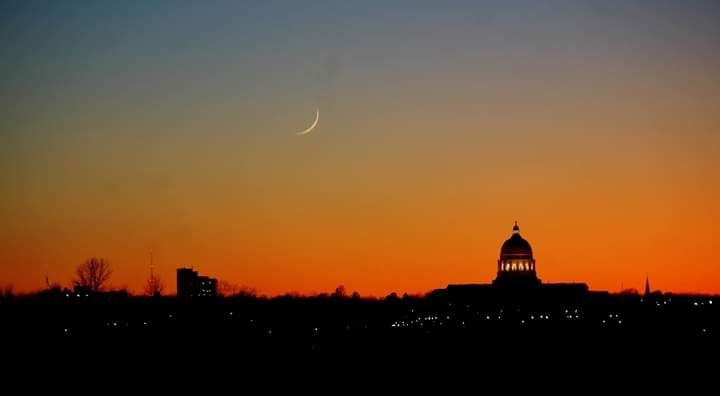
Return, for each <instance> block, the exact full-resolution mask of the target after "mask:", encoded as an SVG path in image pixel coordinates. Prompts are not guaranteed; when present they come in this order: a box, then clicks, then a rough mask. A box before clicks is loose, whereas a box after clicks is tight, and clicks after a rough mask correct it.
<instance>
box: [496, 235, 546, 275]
mask: <svg viewBox="0 0 720 396" xmlns="http://www.w3.org/2000/svg"><path fill="white" fill-rule="evenodd" d="M497 271H498V272H497V278H496V279H495V282H494V283H496V284H498V283H500V284H528V283H530V284H539V283H540V280H539V279H538V278H537V275H536V273H535V259H534V258H533V253H532V248H531V247H530V243H529V242H528V241H526V240H525V239H524V238H523V237H522V236H520V227H518V224H517V221H516V222H515V225H514V226H513V231H512V235H511V236H510V238H509V239H508V240H506V241H505V242H504V243H503V244H502V247H501V248H500V259H499V260H498V267H497Z"/></svg>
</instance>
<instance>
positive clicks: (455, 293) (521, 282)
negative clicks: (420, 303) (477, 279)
mask: <svg viewBox="0 0 720 396" xmlns="http://www.w3.org/2000/svg"><path fill="white" fill-rule="evenodd" d="M536 271H537V267H536V265H535V258H534V257H533V253H532V247H531V246H530V243H529V242H528V241H527V240H525V239H524V238H523V237H521V236H520V227H519V226H518V224H517V222H515V225H514V226H513V230H512V235H511V236H510V238H509V239H507V240H506V241H505V242H504V243H503V244H502V246H501V247H500V258H499V259H498V261H497V276H496V277H495V280H494V281H493V282H492V284H456V285H448V286H447V288H446V289H437V290H434V291H433V292H432V293H431V294H433V295H435V296H448V297H461V298H486V297H499V298H515V297H517V298H525V297H528V296H532V297H541V298H552V299H574V298H579V297H583V296H585V295H587V293H588V286H587V285H586V284H585V283H542V282H541V281H540V279H539V278H538V277H537V272H536Z"/></svg>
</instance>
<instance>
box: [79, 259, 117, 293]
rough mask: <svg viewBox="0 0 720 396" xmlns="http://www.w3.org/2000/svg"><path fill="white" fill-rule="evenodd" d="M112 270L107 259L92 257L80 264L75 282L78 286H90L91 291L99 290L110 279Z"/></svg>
mask: <svg viewBox="0 0 720 396" xmlns="http://www.w3.org/2000/svg"><path fill="white" fill-rule="evenodd" d="M112 272H113V271H112V268H110V263H108V262H107V261H106V260H105V259H102V258H95V257H92V258H90V259H88V260H86V261H85V262H84V263H82V264H80V265H78V267H77V269H76V270H75V275H76V276H77V278H76V279H75V281H74V283H75V285H76V286H80V287H86V288H88V290H90V291H91V292H99V291H100V290H102V288H103V286H105V284H106V283H107V281H108V279H110V275H112Z"/></svg>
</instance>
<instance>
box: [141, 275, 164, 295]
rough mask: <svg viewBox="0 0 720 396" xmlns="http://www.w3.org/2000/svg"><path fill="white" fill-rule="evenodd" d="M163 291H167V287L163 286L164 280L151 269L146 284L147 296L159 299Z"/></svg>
mask: <svg viewBox="0 0 720 396" xmlns="http://www.w3.org/2000/svg"><path fill="white" fill-rule="evenodd" d="M163 290H165V285H164V284H163V282H162V279H160V275H158V274H156V273H155V272H153V271H152V269H151V270H150V277H149V278H148V280H147V283H146V284H145V294H147V295H148V296H152V297H159V296H160V295H161V294H162V292H163Z"/></svg>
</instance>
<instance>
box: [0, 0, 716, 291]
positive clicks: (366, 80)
mask: <svg viewBox="0 0 720 396" xmlns="http://www.w3.org/2000/svg"><path fill="white" fill-rule="evenodd" d="M718 20H720V2H717V1H640V0H629V1H627V0H625V1H615V0H603V1H600V0H598V1H587V0H581V1H549V0H546V1H512V0H511V1H452V0H448V1H419V0H414V1H393V0H391V1H387V0H384V1H375V0H367V1H354V2H341V1H310V0H308V1H302V2H300V1H274V0H258V1H202V2H200V1H197V2H189V1H154V0H149V1H142V2H140V1H137V2H117V1H103V0H96V1H82V0H77V1H72V2H58V1H34V0H27V1H3V2H2V3H0V59H1V60H2V61H1V62H0V194H1V195H0V197H1V198H0V219H1V220H0V285H9V284H12V285H13V286H14V287H15V290H16V291H30V290H37V289H40V288H42V287H44V285H45V279H46V276H47V277H48V278H49V279H50V281H51V282H57V283H60V284H63V285H68V286H69V285H70V284H71V281H72V278H73V273H74V268H75V267H76V266H77V265H78V264H80V263H81V262H83V261H84V260H85V259H87V258H89V257H103V258H105V259H107V260H108V261H109V262H110V264H111V265H112V267H113V269H114V273H113V275H112V278H111V287H115V288H120V287H126V288H128V289H129V290H130V291H134V292H138V293H139V292H141V291H142V287H143V285H144V282H145V280H146V279H147V277H148V274H149V268H150V252H152V255H153V264H154V267H155V271H156V272H157V273H159V274H160V276H161V277H162V278H163V280H164V283H165V284H166V286H167V288H166V291H167V292H170V293H174V291H175V269H176V268H178V267H185V266H187V267H193V268H195V269H197V270H198V271H200V273H201V274H205V275H210V276H214V277H217V278H219V279H221V280H224V281H227V282H231V283H234V284H238V285H245V286H248V287H252V288H255V289H256V290H257V291H258V293H261V294H267V295H276V294H281V293H286V292H299V293H303V294H311V293H319V292H328V291H332V290H334V289H335V287H336V286H338V285H344V286H345V288H346V289H347V290H348V291H349V292H351V291H358V292H360V293H361V294H363V295H374V296H384V295H386V294H387V293H390V292H393V291H394V292H398V293H404V292H407V293H421V292H427V291H429V290H432V289H435V288H441V287H445V286H446V285H447V284H449V283H484V282H490V281H491V280H492V279H494V277H495V275H496V273H495V271H496V268H497V266H496V263H497V259H498V255H499V249H500V245H501V244H502V242H503V241H504V240H505V239H507V238H508V237H509V236H510V233H511V229H512V225H513V222H514V221H515V220H517V221H518V223H519V225H520V229H521V233H522V235H523V236H524V237H525V238H526V239H528V241H529V242H530V243H531V244H532V246H533V251H534V255H535V259H536V261H537V270H538V275H539V277H540V278H541V279H542V280H543V281H544V282H573V281H575V282H587V283H588V285H589V286H590V288H591V289H595V290H610V291H618V290H620V288H621V287H624V288H629V287H634V288H637V289H640V290H642V288H643V287H644V282H645V277H646V276H648V277H649V278H650V282H651V284H652V287H653V288H654V289H661V290H663V291H673V292H693V293H720V247H718V246H719V245H718V243H717V241H718V239H720V231H718V227H717V225H718V224H720V208H719V207H718V206H719V205H718V204H717V203H718V202H720V73H718V70H720V24H718V23H717V21H718ZM316 108H318V109H319V113H320V118H319V122H318V125H317V127H316V128H315V129H314V130H313V131H312V132H310V133H308V134H306V135H302V136H298V135H296V132H298V131H302V130H303V129H305V128H307V127H308V126H309V125H310V124H311V123H312V122H313V120H314V117H315V111H316Z"/></svg>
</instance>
